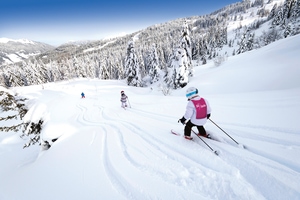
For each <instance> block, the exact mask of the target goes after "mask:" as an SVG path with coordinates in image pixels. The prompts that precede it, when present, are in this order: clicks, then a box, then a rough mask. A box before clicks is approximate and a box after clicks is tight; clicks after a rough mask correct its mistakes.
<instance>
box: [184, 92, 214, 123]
mask: <svg viewBox="0 0 300 200" xmlns="http://www.w3.org/2000/svg"><path fill="white" fill-rule="evenodd" d="M196 107H197V108H196ZM210 113H211V108H210V106H209V103H208V101H206V100H205V99H204V98H201V97H200V96H196V97H194V98H192V99H191V100H190V101H189V102H188V104H187V106H186V111H185V114H184V118H185V119H190V120H191V122H192V123H193V124H195V125H198V126H203V125H204V124H205V123H206V122H207V114H210Z"/></svg>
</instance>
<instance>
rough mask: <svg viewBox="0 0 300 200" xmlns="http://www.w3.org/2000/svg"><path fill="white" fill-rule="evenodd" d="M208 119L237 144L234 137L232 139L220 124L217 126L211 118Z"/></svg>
mask: <svg viewBox="0 0 300 200" xmlns="http://www.w3.org/2000/svg"><path fill="white" fill-rule="evenodd" d="M209 121H211V122H212V123H213V124H214V125H216V126H217V127H218V128H219V129H220V130H221V131H223V133H225V134H226V135H227V136H228V137H230V139H232V140H233V141H234V142H235V143H236V144H237V145H239V143H238V142H237V141H235V139H233V138H232V137H231V136H230V135H229V134H228V133H226V132H225V131H224V130H223V129H222V128H221V127H220V126H218V124H216V123H215V122H214V121H213V120H211V119H210V118H209Z"/></svg>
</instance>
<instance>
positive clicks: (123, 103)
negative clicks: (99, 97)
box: [120, 90, 128, 109]
mask: <svg viewBox="0 0 300 200" xmlns="http://www.w3.org/2000/svg"><path fill="white" fill-rule="evenodd" d="M127 99H128V97H127V96H126V94H125V93H124V91H123V90H122V91H121V100H120V101H121V106H122V108H124V109H125V107H127Z"/></svg>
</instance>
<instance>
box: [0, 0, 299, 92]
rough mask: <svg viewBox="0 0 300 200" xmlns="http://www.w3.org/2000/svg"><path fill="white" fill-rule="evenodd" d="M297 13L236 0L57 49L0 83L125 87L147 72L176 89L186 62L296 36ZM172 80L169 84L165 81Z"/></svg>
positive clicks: (275, 2) (283, 5)
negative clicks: (92, 82)
mask: <svg viewBox="0 0 300 200" xmlns="http://www.w3.org/2000/svg"><path fill="white" fill-rule="evenodd" d="M299 10H300V3H299V1H295V0H293V1H291V0H272V1H269V0H268V1H262V0H246V1H241V2H237V3H235V4H232V5H228V6H226V7H224V8H222V9H220V10H218V11H215V12H213V13H211V14H210V15H205V16H192V17H187V18H182V19H177V20H174V21H170V22H166V23H163V24H156V25H153V26H151V27H148V28H146V29H145V30H140V31H138V32H136V33H131V34H129V35H126V36H123V37H118V38H112V39H108V40H100V41H96V42H91V43H85V44H82V45H77V44H72V45H62V46H60V47H58V48H56V49H55V50H53V51H51V52H48V53H44V54H41V55H39V56H37V57H35V58H33V59H30V60H27V61H26V62H23V63H18V64H14V65H10V66H7V67H5V68H4V69H2V71H1V74H2V76H0V82H1V83H2V84H3V85H6V86H8V87H11V86H22V85H25V86H26V85H35V84H43V83H47V82H55V81H61V80H69V79H73V78H81V77H85V78H99V79H114V80H119V79H124V78H127V82H128V85H134V86H147V85H149V84H151V83H153V82H155V81H156V80H157V77H158V76H157V74H155V73H153V72H155V71H161V74H163V75H162V77H164V78H160V79H159V81H160V82H164V83H165V84H166V86H167V87H172V88H177V87H182V86H184V85H186V83H187V82H188V81H189V77H191V75H192V73H193V70H192V68H193V65H192V64H191V63H192V62H191V61H193V63H196V65H200V64H201V65H205V64H206V63H207V62H208V61H210V60H214V61H215V63H216V65H219V64H220V63H222V60H224V59H226V58H227V57H231V56H234V55H237V54H240V53H244V52H247V51H251V50H253V49H258V48H261V47H263V46H266V45H268V44H270V43H272V42H274V41H277V40H280V39H283V38H285V37H290V36H293V35H297V34H299V33H300V28H299V27H300V26H299V24H300V23H299V16H300V12H299ZM133 52H134V53H133ZM181 55H183V58H182V59H179V58H180V57H181ZM132 59H134V60H132ZM178 60H179V61H178ZM130 63H135V65H134V66H132V65H130ZM178 68H180V69H178ZM181 68H183V69H185V68H188V70H187V71H186V70H183V69H181ZM0 70H1V69H0ZM175 71H176V72H175ZM179 72H180V73H179ZM176 73H177V74H176ZM133 74H134V76H133ZM149 76H150V77H149ZM172 77H175V78H176V80H177V81H176V82H175V81H173V82H175V83H170V79H172Z"/></svg>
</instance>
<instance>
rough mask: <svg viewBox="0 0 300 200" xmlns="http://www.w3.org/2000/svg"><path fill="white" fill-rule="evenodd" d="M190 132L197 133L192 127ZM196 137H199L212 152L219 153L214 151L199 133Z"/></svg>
mask: <svg viewBox="0 0 300 200" xmlns="http://www.w3.org/2000/svg"><path fill="white" fill-rule="evenodd" d="M192 132H193V133H194V134H195V135H197V133H196V132H195V131H194V130H193V129H192ZM197 137H198V138H199V139H200V140H202V142H203V143H204V144H205V145H206V146H207V147H208V148H209V149H210V150H211V151H212V152H214V153H215V154H216V155H219V153H218V152H217V151H216V150H214V149H213V148H212V147H211V146H209V144H207V143H206V142H205V141H204V140H203V139H202V138H201V137H200V136H199V135H197Z"/></svg>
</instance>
